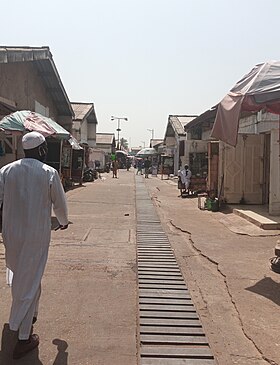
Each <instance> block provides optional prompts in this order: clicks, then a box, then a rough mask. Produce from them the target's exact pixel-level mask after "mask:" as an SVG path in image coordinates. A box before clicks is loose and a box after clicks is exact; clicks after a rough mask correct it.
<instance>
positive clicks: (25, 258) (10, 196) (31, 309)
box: [0, 132, 68, 359]
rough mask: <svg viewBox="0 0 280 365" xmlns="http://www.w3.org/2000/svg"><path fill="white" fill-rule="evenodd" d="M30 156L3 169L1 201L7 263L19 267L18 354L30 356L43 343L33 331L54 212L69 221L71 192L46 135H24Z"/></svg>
mask: <svg viewBox="0 0 280 365" xmlns="http://www.w3.org/2000/svg"><path fill="white" fill-rule="evenodd" d="M22 146H23V149H24V152H25V158H23V159H21V160H17V161H14V162H12V163H10V164H8V165H6V166H4V167H3V168H2V169H1V170H0V205H1V204H3V227H2V235H3V242H4V246H5V250H6V265H7V268H9V269H10V270H11V271H12V272H13V280H12V307H11V313H10V319H9V325H10V329H11V330H12V331H18V342H17V344H16V346H15V349H14V353H13V357H14V358H15V359H17V358H20V357H22V356H24V355H25V354H26V353H27V352H29V351H31V350H32V349H34V348H35V347H37V346H38V344H39V337H38V336H37V335H35V334H32V333H31V332H32V324H33V323H35V322H36V319H37V314H38V304H39V298H40V293H41V279H42V276H43V273H44V269H45V266H46V262H47V257H48V250H49V244H50V237H51V212H52V206H53V210H54V213H55V215H56V217H57V219H58V221H59V224H60V226H59V228H60V229H66V228H67V227H68V217H67V204H66V198H65V193H64V190H63V187H62V185H61V182H60V178H59V175H58V173H57V171H56V170H55V169H54V168H52V167H50V166H48V165H46V164H44V163H43V161H44V160H45V157H46V155H47V144H46V141H45V138H44V136H43V135H41V134H40V133H38V132H30V133H27V134H25V135H24V136H23V138H22Z"/></svg>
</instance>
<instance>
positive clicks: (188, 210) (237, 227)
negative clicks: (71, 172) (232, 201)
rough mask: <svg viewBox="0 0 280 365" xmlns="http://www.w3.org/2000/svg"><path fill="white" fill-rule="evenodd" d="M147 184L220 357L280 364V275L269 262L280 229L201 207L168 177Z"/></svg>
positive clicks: (226, 360) (229, 360)
mask: <svg viewBox="0 0 280 365" xmlns="http://www.w3.org/2000/svg"><path fill="white" fill-rule="evenodd" d="M146 184H147V186H148V188H149V190H150V194H151V196H152V197H153V200H154V202H155V204H156V206H157V207H158V212H159V214H160V217H161V220H162V222H163V223H164V226H165V228H166V232H167V234H168V236H169V239H170V241H171V243H172V245H173V248H174V250H175V255H176V258H177V261H178V262H179V266H180V267H181V270H182V272H183V275H184V277H185V279H186V282H187V283H188V286H189V288H190V291H191V294H192V298H193V300H194V302H195V304H196V307H197V310H198V312H199V314H200V317H201V320H202V323H203V326H204V329H205V332H206V335H207V337H208V340H209V343H210V346H211V348H212V351H213V353H214V355H215V356H216V359H217V361H218V363H219V364H221V365H230V364H244V365H249V364H250V365H261V364H262V365H264V364H274V365H275V364H280V351H279V347H280V332H279V328H278V323H279V305H280V275H279V274H276V273H274V272H272V271H270V268H269V258H270V257H272V256H273V255H274V246H275V243H276V240H277V239H279V236H278V238H277V235H279V234H280V231H279V230H278V231H274V232H273V233H272V232H268V231H265V233H264V231H263V230H261V229H260V228H259V227H256V226H255V225H253V224H251V223H249V222H247V221H244V220H243V219H242V218H240V217H237V216H234V215H233V214H232V213H231V214H224V213H222V212H216V213H214V212H209V211H201V210H199V209H198V208H197V198H194V199H181V198H179V197H178V190H177V188H176V186H175V185H174V183H172V182H170V181H168V180H160V179H158V178H150V179H147V180H146ZM244 222H245V223H244ZM271 234H273V236H272V235H271Z"/></svg>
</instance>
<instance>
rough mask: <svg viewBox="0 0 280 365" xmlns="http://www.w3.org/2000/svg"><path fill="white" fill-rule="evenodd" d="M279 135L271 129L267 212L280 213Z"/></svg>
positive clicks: (275, 130)
mask: <svg viewBox="0 0 280 365" xmlns="http://www.w3.org/2000/svg"><path fill="white" fill-rule="evenodd" d="M279 139H280V136H279V129H273V130H272V131H271V153H270V189H269V214H271V215H280V140H279Z"/></svg>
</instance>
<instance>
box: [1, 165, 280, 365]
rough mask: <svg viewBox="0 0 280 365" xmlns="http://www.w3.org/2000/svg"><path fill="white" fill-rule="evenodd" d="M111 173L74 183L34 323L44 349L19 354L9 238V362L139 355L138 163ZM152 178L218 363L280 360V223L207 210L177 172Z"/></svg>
mask: <svg viewBox="0 0 280 365" xmlns="http://www.w3.org/2000/svg"><path fill="white" fill-rule="evenodd" d="M104 177H106V180H104V181H102V180H98V181H96V182H94V183H87V184H85V185H84V186H83V187H79V188H77V189H74V190H72V191H69V192H68V193H67V196H68V205H69V219H70V221H71V224H70V226H69V229H68V230H66V231H53V233H52V242H51V247H50V254H49V260H48V265H47V268H46V272H45V275H44V279H43V292H42V298H41V306H40V316H39V319H38V323H36V326H35V333H38V334H39V335H40V338H41V344H40V347H39V351H34V352H33V353H31V354H29V355H27V356H26V357H25V358H23V359H22V360H18V361H16V362H13V361H12V360H11V358H10V352H11V350H12V348H11V347H12V341H14V339H12V334H11V333H10V332H9V331H8V329H7V325H6V323H7V319H8V315H9V309H10V288H8V287H7V285H6V284H5V265H4V250H3V246H2V245H1V244H0V305H1V311H0V326H1V329H2V333H3V336H2V344H1V351H0V364H1V365H13V364H19V365H40V364H43V365H46V364H48V365H68V364H69V365H72V364H73V365H109V364H110V365H134V364H135V365H136V364H137V362H138V358H139V351H138V326H137V324H138V323H137V314H138V298H137V274H136V245H135V186H134V171H133V170H132V169H131V171H129V172H127V171H120V178H119V179H112V177H111V175H109V174H104ZM143 179H144V178H143ZM144 181H145V183H146V185H147V188H148V189H149V192H150V194H151V196H152V199H153V201H154V203H155V206H156V207H157V211H158V213H159V216H160V218H161V220H162V223H163V227H164V229H165V231H166V233H167V235H168V237H169V240H170V242H171V244H172V247H173V249H174V253H175V255H176V259H177V261H178V263H179V266H180V268H181V271H182V273H183V276H184V278H185V280H186V282H187V285H188V287H189V289H190V291H191V295H192V299H193V301H194V302H195V304H196V309H197V310H198V313H199V315H200V318H201V321H202V324H203V327H204V330H205V332H206V335H207V338H208V340H209V343H210V346H211V349H212V351H213V353H214V355H215V357H216V359H217V363H218V364H219V365H231V364H239V365H240V364H242V365H243V364H244V365H265V364H274V365H275V364H276V365H277V364H278V365H279V364H280V351H279V346H280V334H279V330H278V312H279V305H280V291H279V289H280V276H279V275H278V274H276V273H274V272H272V271H270V269H269V264H268V259H269V258H270V257H271V256H273V251H274V246H275V243H276V240H277V239H278V237H277V236H275V235H277V234H279V233H280V232H279V231H275V232H269V233H267V231H266V235H265V236H264V232H263V230H260V228H259V227H256V226H254V225H252V226H250V223H248V222H246V223H244V220H243V219H242V218H240V217H237V216H234V215H233V214H227V215H226V214H223V213H221V212H216V213H212V212H208V211H200V210H199V209H198V208H197V199H196V198H195V199H181V198H178V190H177V188H176V185H174V183H173V184H172V182H170V181H165V180H163V181H162V180H160V179H159V178H149V179H144ZM53 223H54V227H55V222H53ZM253 226H254V227H253ZM269 234H270V236H269ZM271 234H273V236H272V235H271Z"/></svg>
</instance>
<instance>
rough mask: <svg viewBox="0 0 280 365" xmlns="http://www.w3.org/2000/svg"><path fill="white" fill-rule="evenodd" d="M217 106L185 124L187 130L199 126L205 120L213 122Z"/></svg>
mask: <svg viewBox="0 0 280 365" xmlns="http://www.w3.org/2000/svg"><path fill="white" fill-rule="evenodd" d="M216 114H217V107H216V106H215V107H213V108H212V109H209V110H206V112H204V113H202V114H200V115H199V116H198V117H196V118H194V119H193V120H192V121H191V122H189V123H188V124H186V125H185V131H188V130H189V129H191V128H195V127H197V126H198V125H199V124H202V123H205V122H213V121H214V120H215V118H216Z"/></svg>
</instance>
